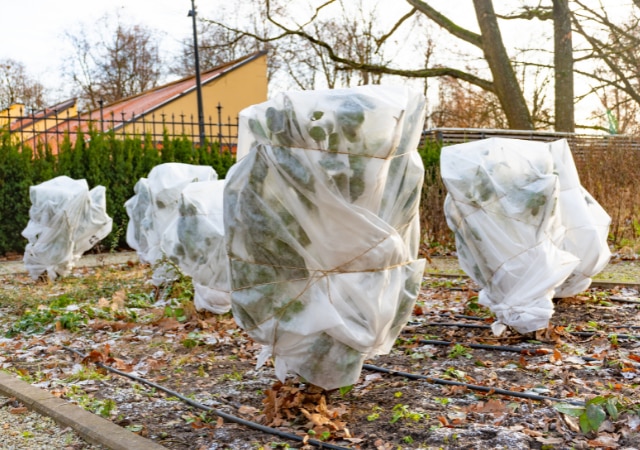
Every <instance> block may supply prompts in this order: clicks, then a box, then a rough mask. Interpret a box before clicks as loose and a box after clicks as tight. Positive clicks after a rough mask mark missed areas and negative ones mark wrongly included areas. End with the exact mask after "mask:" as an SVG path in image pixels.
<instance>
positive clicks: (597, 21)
mask: <svg viewBox="0 0 640 450" xmlns="http://www.w3.org/2000/svg"><path fill="white" fill-rule="evenodd" d="M575 4H576V5H577V8H576V9H575V10H574V11H573V14H572V22H573V26H574V30H575V31H576V33H578V34H579V35H580V36H581V37H582V38H583V39H584V41H585V42H586V47H585V48H584V49H582V52H583V55H584V56H583V57H582V61H583V62H584V63H586V64H588V65H589V67H590V68H589V69H586V68H585V65H586V64H582V65H581V67H580V68H579V69H578V70H577V72H578V73H580V74H581V75H582V76H585V77H587V78H588V79H590V80H591V85H592V90H591V92H593V93H596V95H598V98H599V99H600V101H601V103H602V105H603V107H604V109H605V111H606V114H601V113H600V118H601V122H602V128H603V129H605V130H609V131H611V132H619V133H623V132H638V131H640V31H638V30H640V28H638V27H639V26H640V2H636V1H634V5H635V8H632V9H631V14H630V15H628V16H626V17H625V18H624V19H620V18H618V19H614V18H612V17H611V16H610V15H609V13H608V12H607V8H606V7H605V6H604V5H603V4H602V3H600V4H599V5H598V6H596V7H593V6H592V5H591V4H587V3H586V2H584V1H582V0H575ZM594 66H595V69H593V67H594Z"/></svg>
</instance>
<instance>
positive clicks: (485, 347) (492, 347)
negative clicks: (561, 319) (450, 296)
mask: <svg viewBox="0 0 640 450" xmlns="http://www.w3.org/2000/svg"><path fill="white" fill-rule="evenodd" d="M418 342H419V343H420V344H426V345H455V344H456V342H449V341H437V340H430V339H420V340H419V341H418ZM460 345H464V346H465V347H469V348H475V349H479V350H495V351H499V352H513V353H520V354H522V355H526V356H539V355H536V353H539V352H540V351H544V352H545V353H544V354H549V353H553V350H549V349H547V348H538V349H535V348H534V349H529V348H524V347H513V346H510V345H489V344H460ZM580 358H582V359H583V360H585V361H589V362H592V361H602V360H600V359H598V358H592V357H590V356H580Z"/></svg>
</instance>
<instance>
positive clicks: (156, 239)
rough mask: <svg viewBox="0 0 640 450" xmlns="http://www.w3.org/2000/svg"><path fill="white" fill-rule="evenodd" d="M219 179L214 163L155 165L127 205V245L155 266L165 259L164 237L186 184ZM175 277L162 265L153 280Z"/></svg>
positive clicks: (136, 188) (176, 213)
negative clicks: (206, 164)
mask: <svg viewBox="0 0 640 450" xmlns="http://www.w3.org/2000/svg"><path fill="white" fill-rule="evenodd" d="M217 178H218V175H217V174H216V171H215V170H214V169H213V168H212V167H211V166H196V165H192V164H184V163H174V162H172V163H164V164H159V165H157V166H155V167H154V168H153V169H151V171H150V172H149V175H148V177H147V178H141V179H140V180H138V182H137V183H136V185H135V186H134V192H135V195H133V197H131V198H130V199H129V200H127V201H126V202H125V204H124V206H125V209H126V210H127V215H128V216H129V224H128V226H127V244H129V246H130V247H131V248H133V249H134V250H136V251H137V253H138V258H139V259H140V261H142V262H144V263H148V264H152V265H153V264H156V263H158V262H159V261H160V260H161V259H162V257H163V253H162V236H163V235H164V232H165V230H166V229H167V227H169V225H170V224H171V223H172V222H173V221H174V220H176V219H177V218H178V203H179V201H180V194H181V192H182V190H183V189H184V188H185V186H187V185H188V184H189V183H193V182H196V181H207V180H215V179H217ZM173 278H175V274H173V273H172V270H171V267H166V266H164V265H162V266H160V267H158V268H156V270H154V274H153V277H152V282H153V283H154V284H155V285H160V284H162V283H164V282H167V281H169V280H171V279H173Z"/></svg>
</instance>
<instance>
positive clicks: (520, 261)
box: [440, 138, 611, 334]
mask: <svg viewBox="0 0 640 450" xmlns="http://www.w3.org/2000/svg"><path fill="white" fill-rule="evenodd" d="M440 165H441V174H442V179H443V181H444V184H445V186H446V188H447V192H448V193H447V197H446V199H445V214H446V218H447V223H448V225H449V227H450V228H451V229H452V230H453V231H454V233H455V237H456V247H457V251H458V259H459V261H460V265H461V267H462V269H463V270H464V271H465V272H466V273H467V274H468V275H469V276H470V277H471V278H473V280H474V281H476V282H477V283H478V284H479V285H480V286H481V287H482V290H481V291H480V295H479V303H480V304H482V305H485V306H487V307H489V308H490V309H491V310H492V311H493V312H494V313H495V315H496V319H497V320H496V322H494V325H493V331H494V333H496V334H501V333H502V331H504V329H505V326H507V325H508V326H512V327H513V328H515V329H516V330H517V331H518V332H520V333H528V332H531V331H535V330H538V329H542V328H546V327H547V326H548V324H549V319H550V318H551V316H552V315H553V303H552V298H554V297H568V296H572V295H575V294H577V293H579V292H582V291H583V290H585V289H586V288H588V287H589V285H590V284H591V277H592V276H593V275H595V274H597V273H598V272H600V271H601V270H602V269H603V268H604V267H605V266H606V264H607V262H608V261H609V257H610V251H609V247H608V245H607V234H608V231H609V224H610V221H611V220H610V217H609V216H608V215H607V213H606V212H605V211H604V210H603V209H602V207H601V206H600V205H599V204H598V202H596V201H595V199H594V198H593V197H592V196H591V195H590V194H589V193H588V192H587V191H586V190H585V189H584V188H583V187H582V186H581V185H580V180H579V178H578V172H577V170H576V167H575V163H574V161H573V157H572V156H571V152H570V150H569V146H568V144H567V142H566V141H565V140H560V141H556V142H552V143H544V142H530V141H524V140H518V139H503V138H492V139H485V140H481V141H476V142H471V143H466V144H459V145H452V146H450V147H445V148H443V149H442V153H441V157H440Z"/></svg>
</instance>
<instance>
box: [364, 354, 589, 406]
mask: <svg viewBox="0 0 640 450" xmlns="http://www.w3.org/2000/svg"><path fill="white" fill-rule="evenodd" d="M362 368H363V369H367V370H372V371H374V372H381V373H387V374H389V375H397V376H401V377H405V378H408V379H410V380H425V381H427V382H429V383H433V384H443V385H446V386H462V387H465V388H467V389H471V390H474V391H481V392H486V393H489V394H500V395H506V396H509V397H519V398H526V399H529V400H549V401H552V402H561V403H568V404H570V405H576V406H584V405H585V402H584V401H582V400H568V399H564V398H556V397H547V396H546V395H538V394H528V393H526V392H517V391H509V390H506V389H500V388H492V387H488V386H478V385H477V384H469V383H463V382H461V381H453V380H443V379H442V378H433V377H428V376H426V375H419V374H415V373H408V372H401V371H398V370H391V369H386V368H384V367H378V366H374V365H371V364H364V365H363V366H362Z"/></svg>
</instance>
